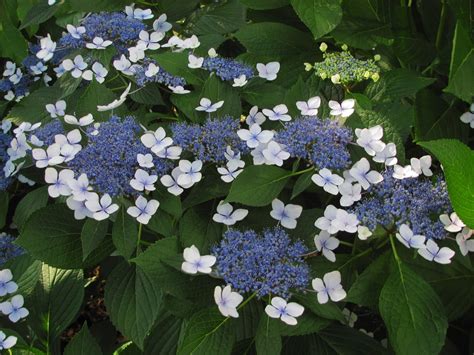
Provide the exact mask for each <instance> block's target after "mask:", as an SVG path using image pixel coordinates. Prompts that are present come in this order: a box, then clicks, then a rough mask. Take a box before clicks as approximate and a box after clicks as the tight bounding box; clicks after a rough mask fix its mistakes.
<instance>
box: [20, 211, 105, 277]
mask: <svg viewBox="0 0 474 355" xmlns="http://www.w3.org/2000/svg"><path fill="white" fill-rule="evenodd" d="M82 225H83V222H82V221H78V220H76V219H75V218H74V215H73V213H72V212H71V211H70V210H69V208H67V206H66V205H65V204H62V203H58V204H54V205H48V206H46V207H43V208H41V209H39V210H37V211H36V212H34V213H33V214H32V215H31V217H30V218H29V219H28V221H27V222H26V224H25V225H24V227H23V229H22V230H21V234H20V236H19V237H18V239H17V241H16V242H17V244H18V245H20V246H22V247H23V248H25V249H26V250H28V252H29V253H30V254H31V255H32V256H33V257H34V258H35V259H38V260H41V261H44V262H46V263H48V264H49V265H52V266H55V267H60V268H64V269H77V268H82V267H84V266H87V265H91V264H94V263H96V262H98V261H100V260H102V259H103V258H104V257H105V256H107V255H109V254H110V247H109V246H108V245H107V244H106V243H104V244H102V245H101V246H99V247H98V248H96V249H95V250H93V251H92V252H91V253H90V255H89V257H88V258H87V259H86V260H85V261H84V262H83V261H82V254H83V253H82V241H81V233H82Z"/></svg>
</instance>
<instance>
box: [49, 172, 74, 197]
mask: <svg viewBox="0 0 474 355" xmlns="http://www.w3.org/2000/svg"><path fill="white" fill-rule="evenodd" d="M72 180H74V172H73V171H72V170H69V169H64V170H61V171H60V172H59V174H58V172H57V171H56V169H54V168H47V169H46V170H45V171H44V181H45V182H46V183H48V184H50V186H49V187H48V194H49V196H51V197H53V198H56V197H59V196H69V195H70V194H71V189H70V188H69V183H70V182H71V181H72Z"/></svg>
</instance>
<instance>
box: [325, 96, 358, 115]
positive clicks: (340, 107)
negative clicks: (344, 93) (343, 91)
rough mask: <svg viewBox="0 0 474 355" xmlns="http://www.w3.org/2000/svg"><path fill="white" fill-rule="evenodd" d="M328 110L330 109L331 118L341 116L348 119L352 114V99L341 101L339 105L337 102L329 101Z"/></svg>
mask: <svg viewBox="0 0 474 355" xmlns="http://www.w3.org/2000/svg"><path fill="white" fill-rule="evenodd" d="M328 104H329V108H330V109H331V111H330V115H331V116H342V117H349V116H350V115H352V114H353V113H354V105H355V100H354V99H347V100H344V101H342V102H341V103H339V102H337V101H333V100H330V101H329V103H328Z"/></svg>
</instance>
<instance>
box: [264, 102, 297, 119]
mask: <svg viewBox="0 0 474 355" xmlns="http://www.w3.org/2000/svg"><path fill="white" fill-rule="evenodd" d="M262 112H263V114H264V115H265V116H267V117H268V119H269V120H270V121H283V122H288V121H291V116H290V115H288V107H286V105H285V104H280V105H276V106H275V107H274V108H273V109H272V110H270V109H266V108H264V109H263V110H262Z"/></svg>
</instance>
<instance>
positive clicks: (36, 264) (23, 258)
mask: <svg viewBox="0 0 474 355" xmlns="http://www.w3.org/2000/svg"><path fill="white" fill-rule="evenodd" d="M5 267H8V268H9V269H10V270H11V272H12V274H13V280H15V282H16V283H17V285H18V293H20V294H22V295H23V296H27V295H29V294H31V292H33V290H34V288H35V286H36V283H37V282H38V280H39V278H40V275H41V270H42V267H41V261H39V260H34V259H33V258H32V257H31V256H29V255H28V254H23V255H20V256H18V257H16V258H14V259H13V260H9V261H8V263H7V264H6V265H5Z"/></svg>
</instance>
